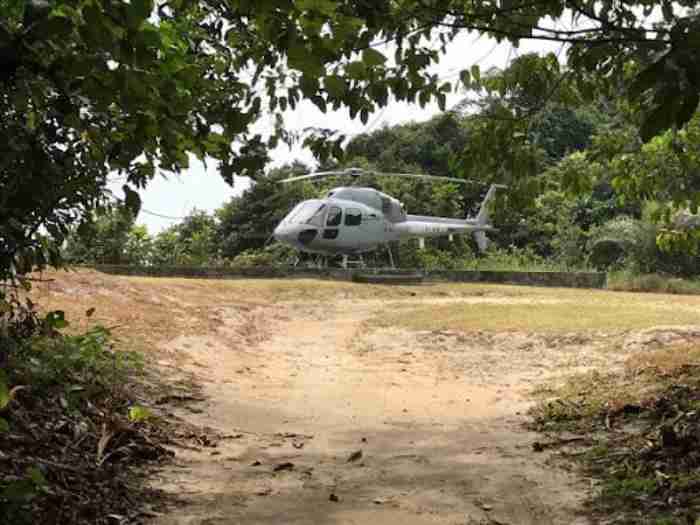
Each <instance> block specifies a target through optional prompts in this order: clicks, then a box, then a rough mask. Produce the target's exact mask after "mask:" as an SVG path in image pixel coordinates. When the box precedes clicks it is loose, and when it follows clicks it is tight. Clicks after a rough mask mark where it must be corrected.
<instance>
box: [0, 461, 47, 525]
mask: <svg viewBox="0 0 700 525" xmlns="http://www.w3.org/2000/svg"><path fill="white" fill-rule="evenodd" d="M47 489H48V482H47V480H46V478H45V477H44V474H43V472H42V471H41V470H40V469H39V468H38V467H28V468H27V470H26V472H25V473H24V476H23V477H20V478H17V479H11V480H8V481H6V482H3V481H0V508H2V511H3V515H2V517H0V523H8V524H10V523H12V524H17V525H20V524H27V525H30V524H31V523H33V520H32V517H31V514H30V512H28V511H27V508H26V506H27V504H29V503H31V502H32V500H34V499H35V498H36V497H37V496H38V495H39V494H40V493H42V492H44V491H46V490H47Z"/></svg>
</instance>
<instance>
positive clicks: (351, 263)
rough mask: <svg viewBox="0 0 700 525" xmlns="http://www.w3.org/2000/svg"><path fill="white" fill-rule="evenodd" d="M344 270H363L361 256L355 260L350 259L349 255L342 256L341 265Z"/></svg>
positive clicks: (363, 264) (363, 262)
mask: <svg viewBox="0 0 700 525" xmlns="http://www.w3.org/2000/svg"><path fill="white" fill-rule="evenodd" d="M341 265H342V267H343V268H344V269H346V270H347V269H348V268H352V267H355V268H365V267H366V265H365V260H364V258H363V257H362V255H358V256H357V258H354V259H351V258H350V256H349V255H343V262H342V263H341Z"/></svg>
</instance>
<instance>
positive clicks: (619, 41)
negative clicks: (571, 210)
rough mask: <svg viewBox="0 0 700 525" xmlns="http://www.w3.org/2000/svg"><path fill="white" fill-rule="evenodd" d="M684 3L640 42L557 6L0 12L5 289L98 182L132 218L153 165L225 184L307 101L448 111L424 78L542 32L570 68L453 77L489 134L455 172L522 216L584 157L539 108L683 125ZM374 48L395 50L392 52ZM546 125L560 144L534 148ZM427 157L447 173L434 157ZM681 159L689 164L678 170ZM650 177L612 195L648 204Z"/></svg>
mask: <svg viewBox="0 0 700 525" xmlns="http://www.w3.org/2000/svg"><path fill="white" fill-rule="evenodd" d="M693 6H694V4H693V3H692V2H690V0H683V1H682V2H680V3H676V4H670V3H668V2H667V3H664V4H663V5H662V10H661V11H662V15H663V18H662V19H661V20H659V21H657V22H656V24H655V26H654V30H653V31H651V30H649V29H648V28H645V27H644V24H646V20H647V18H646V16H647V14H648V13H647V12H650V10H651V8H652V7H653V6H651V5H650V4H649V3H648V2H643V1H641V0H639V1H632V2H627V3H624V4H621V5H618V6H616V8H615V9H609V6H608V5H607V4H596V3H595V2H584V4H582V5H581V6H578V7H579V9H577V13H576V17H577V22H578V25H579V27H582V28H586V29H576V30H574V31H566V30H548V29H546V27H547V26H548V24H541V23H540V22H541V21H542V20H545V19H546V20H558V19H559V18H561V17H562V16H564V13H565V12H567V11H565V7H567V6H566V5H565V4H564V3H562V2H545V3H536V4H523V5H517V6H511V5H505V4H500V3H493V2H487V1H485V0H478V1H476V2H465V1H464V0H439V1H437V2H433V3H431V4H430V5H429V6H428V5H426V4H425V3H424V2H422V1H420V0H407V1H405V2H391V1H389V0H381V1H377V2H370V3H368V2H365V1H348V2H339V1H336V0H323V1H303V2H286V3H285V2H250V1H249V0H234V1H232V2H228V3H226V4H225V5H224V4H222V3H221V2H213V1H209V0H204V1H202V2H196V3H192V2H175V3H170V4H167V5H164V4H163V5H160V4H155V3H153V2H151V1H138V2H132V3H126V4H124V3H114V2H107V1H105V0H97V1H94V0H70V1H69V0H57V1H55V2H53V3H50V4H47V3H45V2H39V1H38V0H30V1H28V2H21V1H19V0H1V1H0V9H2V12H3V15H4V17H3V20H2V21H0V117H1V118H0V144H2V145H3V146H2V147H3V149H2V155H0V187H2V190H3V191H2V192H0V193H1V194H2V198H1V199H0V210H2V212H1V213H0V246H1V247H2V251H1V257H0V271H1V272H2V275H0V278H6V277H8V276H10V275H11V274H13V273H14V272H15V270H19V271H20V273H22V272H24V271H26V270H27V269H29V268H31V267H32V266H33V265H39V266H41V265H43V264H46V263H51V264H58V263H59V262H60V253H59V252H58V250H57V248H56V245H55V244H52V242H51V241H56V243H58V244H60V243H61V242H62V241H63V239H64V238H65V236H66V235H67V233H68V229H69V227H70V226H71V225H74V224H76V223H78V222H80V220H81V219H82V218H84V217H86V216H87V215H89V214H90V212H91V210H92V209H94V208H95V207H96V206H98V205H99V204H100V203H101V202H102V201H103V190H104V188H105V185H106V176H107V174H108V173H110V172H115V171H116V172H121V173H123V174H125V175H126V177H127V186H126V187H125V189H124V191H125V195H126V204H127V206H128V207H129V208H130V209H132V211H134V212H136V211H137V210H138V208H139V205H140V202H139V199H138V195H137V193H136V191H135V189H138V188H141V187H143V186H144V185H145V184H146V183H147V182H148V181H149V180H150V179H151V178H152V177H153V176H155V174H156V172H157V170H164V171H175V172H177V171H181V170H183V169H186V168H187V167H188V163H189V155H194V156H196V157H198V158H200V159H204V158H209V159H215V161H216V162H218V164H219V167H220V171H221V174H222V176H223V177H224V178H225V179H226V180H227V181H229V182H231V181H232V180H233V179H232V177H233V174H234V173H236V174H244V175H246V174H247V175H252V176H258V174H259V172H260V171H261V170H262V168H263V166H264V164H265V162H266V160H267V148H269V147H274V146H276V145H277V144H278V143H279V142H280V141H285V140H290V139H291V136H290V134H289V133H288V132H287V131H286V130H285V129H284V125H283V119H282V116H283V114H284V112H285V111H287V110H288V109H294V108H296V107H297V105H298V104H299V102H300V101H301V100H302V99H305V100H308V101H311V102H312V103H313V104H314V105H316V106H317V107H318V108H319V109H320V110H322V111H327V110H328V109H329V108H332V109H339V108H341V107H345V108H347V109H348V110H349V114H350V116H351V117H353V118H355V117H358V118H360V120H361V121H363V122H367V120H368V118H369V115H370V114H371V113H372V112H373V111H374V110H376V109H377V108H379V107H383V106H385V105H386V104H387V103H388V102H389V100H399V101H408V102H413V103H418V104H420V105H425V104H427V103H429V102H431V101H436V102H437V103H438V105H439V106H440V107H444V105H445V101H446V93H447V92H449V91H451V90H452V89H453V88H454V86H453V85H452V84H451V83H448V82H444V81H441V80H440V79H439V78H438V76H437V75H433V74H429V71H430V68H431V67H433V66H434V65H435V64H436V63H437V61H438V60H439V58H440V55H441V53H443V52H444V51H445V49H446V46H447V45H448V44H449V43H450V42H451V41H452V40H453V39H454V38H455V37H456V36H457V35H458V34H459V33H460V32H462V31H469V30H476V31H478V32H479V33H481V34H484V35H488V36H491V37H494V38H496V39H498V40H499V41H501V40H504V39H506V40H509V41H511V42H512V43H514V44H516V45H517V44H518V43H519V42H520V41H521V40H522V39H527V38H530V37H531V36H532V33H533V31H537V38H539V39H546V40H551V41H557V42H562V43H567V44H569V45H568V46H567V47H566V53H567V60H566V63H567V69H566V70H564V69H563V68H562V66H561V65H560V63H559V60H558V57H556V56H555V55H553V54H548V55H546V56H543V57H537V56H535V55H526V56H523V57H518V59H516V60H514V61H513V64H512V65H511V66H510V67H509V68H508V70H507V71H505V72H502V73H501V74H498V75H493V74H492V73H491V72H485V73H482V72H481V71H480V69H479V67H478V66H477V65H473V64H465V69H464V71H463V72H462V73H461V74H460V80H461V82H462V83H463V84H464V85H466V86H467V87H469V88H470V89H477V90H482V91H483V94H485V95H486V99H485V101H486V104H487V107H488V116H489V120H488V121H484V120H483V119H481V121H480V120H479V119H476V120H474V122H472V132H473V140H471V139H472V133H471V132H470V140H469V141H468V143H467V144H466V147H465V154H464V155H463V156H462V159H461V164H460V168H459V170H460V172H461V173H462V174H463V175H465V176H472V175H476V174H483V173H486V174H487V178H488V179H489V180H501V181H505V182H510V183H511V185H512V187H513V189H514V190H515V191H514V194H513V196H512V197H511V199H510V200H511V201H512V202H513V203H516V205H515V206H514V207H515V209H519V208H522V206H521V205H520V204H522V203H518V201H519V200H523V201H524V200H526V199H531V197H532V195H534V194H535V193H536V191H535V190H536V188H537V181H536V180H534V179H533V178H532V176H533V175H535V174H536V173H537V170H538V166H539V165H540V164H541V163H542V162H543V161H547V160H551V159H556V158H558V157H559V156H561V155H562V154H563V153H564V152H566V151H569V149H568V144H574V148H579V147H581V146H582V145H583V144H585V135H586V133H587V128H586V126H585V125H583V126H577V125H575V126H569V125H567V124H566V122H568V121H569V120H570V119H572V115H571V114H570V113H569V112H567V111H557V112H554V113H552V114H551V115H550V117H549V118H545V119H542V120H541V122H540V123H539V124H538V125H532V126H530V125H529V124H523V122H524V121H525V120H527V119H523V118H522V117H526V116H532V115H534V114H535V113H536V112H537V111H539V110H540V109H542V108H543V107H544V106H545V105H546V103H548V102H550V101H552V102H554V103H556V104H559V105H572V104H574V105H580V103H581V101H583V100H589V101H596V100H599V99H600V97H601V96H605V97H606V98H607V99H608V100H614V99H618V98H621V96H620V95H621V94H622V96H623V97H626V98H625V100H624V104H625V105H626V106H627V108H628V110H629V113H630V114H632V115H634V120H635V124H637V123H641V136H642V138H643V139H644V141H647V142H649V141H651V139H652V138H653V137H654V136H657V135H659V134H660V133H662V132H663V131H664V130H666V129H669V128H674V127H675V128H677V129H681V128H682V126H684V125H685V124H686V123H687V122H688V121H689V120H690V119H691V117H692V115H693V113H694V111H695V109H696V108H697V105H698V91H699V86H700V75H698V67H697V64H698V63H700V60H698V54H700V42H699V41H698V39H697V38H696V37H695V36H694V35H697V34H698V31H697V29H698V27H697V26H698V23H700V22H698V18H697V16H695V15H694V14H692V13H691V16H681V15H682V14H683V15H684V14H685V13H684V9H685V8H687V7H693ZM549 25H551V24H549ZM543 26H544V27H543ZM640 34H641V35H644V37H643V38H640V37H639V35H640ZM377 42H392V43H393V47H394V51H395V52H394V53H393V56H392V57H387V56H385V54H384V52H382V51H380V50H379V49H377V48H376V46H375V44H376V43H377ZM425 42H439V45H438V47H437V48H433V47H431V46H427V45H425ZM611 57H613V58H611ZM389 58H391V60H390V59H389ZM263 115H271V116H272V118H273V119H274V121H275V127H274V130H273V131H272V132H271V133H270V134H269V135H266V136H261V135H259V134H257V133H255V132H254V131H253V129H254V128H253V126H254V124H255V123H256V121H257V120H258V119H259V118H260V117H262V116H263ZM542 130H553V131H552V132H553V133H555V134H558V135H560V137H561V138H565V140H556V139H555V140H551V141H550V140H548V139H546V140H543V139H542V137H543V136H544V135H546V133H544V134H543V133H542ZM342 141H343V137H341V136H338V135H337V134H336V133H335V132H334V131H333V130H329V129H318V130H314V134H313V135H312V136H309V137H308V139H307V141H306V142H307V144H308V145H310V146H311V147H312V149H313V150H314V152H315V153H316V154H317V155H318V156H319V157H320V158H321V159H322V160H323V161H326V160H328V158H329V156H331V155H333V156H336V157H340V156H342V151H340V146H341V144H342ZM651 142H653V141H651ZM442 144H443V143H438V144H437V146H441V145H442ZM435 149H436V150H438V149H439V148H435ZM494 152H495V153H496V155H494ZM437 156H438V157H439V163H440V164H442V165H443V166H444V163H445V155H443V152H439V153H437ZM694 156H696V155H695V153H693V152H692V150H688V152H687V154H685V157H684V158H683V161H682V163H685V164H687V163H694V162H695V160H693V157H694ZM625 164H626V162H625V161H623V162H621V165H620V166H619V168H620V169H621V170H624V169H625ZM684 169H687V165H685V166H684ZM18 173H21V174H22V176H21V177H19V176H17V174H18ZM663 177H664V176H663V175H659V174H657V175H654V176H653V180H649V181H646V182H645V183H644V184H633V185H632V186H630V187H628V188H627V190H626V191H630V192H631V193H634V192H635V191H636V190H637V189H639V190H641V191H642V192H646V193H647V194H648V192H649V191H650V189H654V188H653V187H654V186H656V185H657V184H658V183H659V182H661V181H662V179H663ZM661 185H662V186H663V184H661ZM623 186H625V181H624V180H622V179H620V181H618V188H622V187H623ZM627 186H629V184H628V185H627ZM672 198H673V199H674V200H677V199H681V200H682V199H686V198H687V195H686V193H685V192H684V191H681V192H675V193H674V194H673V195H672ZM2 199H4V200H2Z"/></svg>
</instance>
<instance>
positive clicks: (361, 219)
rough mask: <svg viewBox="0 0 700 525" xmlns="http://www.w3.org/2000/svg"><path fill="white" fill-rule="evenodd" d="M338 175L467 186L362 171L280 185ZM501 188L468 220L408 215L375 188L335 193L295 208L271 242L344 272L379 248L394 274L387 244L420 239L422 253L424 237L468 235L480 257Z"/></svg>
mask: <svg viewBox="0 0 700 525" xmlns="http://www.w3.org/2000/svg"><path fill="white" fill-rule="evenodd" d="M342 175H350V176H352V177H355V178H357V177H360V176H361V175H378V176H392V177H410V178H418V179H424V180H430V181H450V182H456V183H461V184H464V183H467V182H468V181H466V180H464V179H457V178H453V177H437V176H431V175H419V174H413V173H378V172H369V171H365V170H363V169H361V168H348V169H345V170H341V171H322V172H315V173H311V174H308V175H301V176H298V177H291V178H288V179H284V180H281V181H279V182H280V183H289V182H296V181H302V180H314V179H321V178H325V177H335V176H342ZM505 187H506V186H503V185H501V184H492V185H491V187H490V188H489V190H488V192H487V193H486V196H485V197H484V200H483V202H482V203H481V207H480V208H479V212H478V214H477V215H476V217H474V218H467V219H452V218H447V217H429V216H422V215H408V214H407V213H406V210H405V209H404V206H403V204H402V203H401V202H400V201H399V200H397V199H395V198H394V197H391V196H389V195H387V194H385V193H382V192H381V191H378V190H376V189H374V188H361V187H356V186H350V187H338V188H333V189H332V190H330V191H329V192H328V193H326V195H325V196H324V197H323V198H321V199H310V200H306V201H303V202H300V203H299V204H297V205H296V206H295V207H294V209H293V210H292V211H291V212H289V214H287V216H286V217H285V218H284V219H283V220H282V222H280V223H279V225H277V227H276V228H275V230H274V232H273V236H274V237H275V239H277V240H278V241H279V242H281V243H283V244H286V245H288V246H291V247H293V248H295V249H296V250H299V251H302V252H307V253H312V254H318V255H322V256H337V255H341V256H342V257H343V263H342V265H343V267H344V268H347V266H348V262H349V257H350V256H356V257H359V259H360V262H361V264H364V263H363V261H362V254H363V253H367V252H371V251H373V250H376V249H377V248H379V247H380V246H385V247H386V248H387V249H388V253H389V259H390V264H391V267H392V268H393V267H394V261H393V256H392V253H391V249H390V248H389V243H391V242H395V241H402V240H406V239H411V238H417V239H419V243H420V246H421V247H423V246H424V239H425V238H426V237H440V236H452V235H455V234H472V235H474V239H475V240H476V243H477V245H478V247H479V250H481V251H483V250H485V249H486V247H487V246H488V243H489V240H488V238H487V237H486V233H487V232H493V231H497V230H496V229H495V228H494V227H493V226H492V225H491V224H490V222H489V212H488V205H489V201H491V199H492V198H493V197H494V195H495V194H496V190H497V189H498V188H505Z"/></svg>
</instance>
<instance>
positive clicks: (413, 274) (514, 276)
mask: <svg viewBox="0 0 700 525" xmlns="http://www.w3.org/2000/svg"><path fill="white" fill-rule="evenodd" d="M93 268H94V269H96V270H98V271H100V272H104V273H109V274H114V275H137V276H150V277H186V278H206V279H250V278H259V279H272V278H299V279H303V278H316V279H334V280H346V281H356V282H372V283H383V284H408V283H417V282H465V283H501V284H521V285H530V286H556V287H566V288H605V286H606V284H607V275H606V274H605V273H599V272H511V271H490V270H489V271H482V270H431V271H423V270H388V269H364V270H357V269H352V270H343V269H341V268H326V269H315V268H293V267H286V266H279V267H278V266H268V267H254V268H235V269H233V268H214V267H212V268H203V267H187V266H169V267H165V266H158V267H155V266H150V267H149V266H117V265H96V266H94V267H93Z"/></svg>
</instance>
